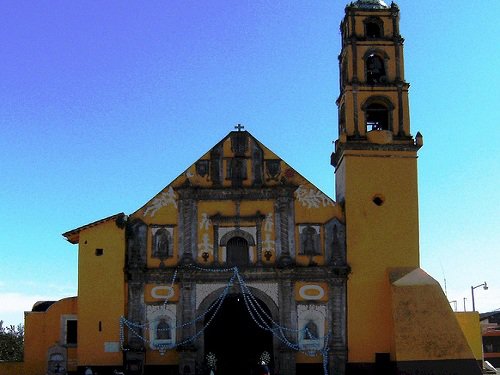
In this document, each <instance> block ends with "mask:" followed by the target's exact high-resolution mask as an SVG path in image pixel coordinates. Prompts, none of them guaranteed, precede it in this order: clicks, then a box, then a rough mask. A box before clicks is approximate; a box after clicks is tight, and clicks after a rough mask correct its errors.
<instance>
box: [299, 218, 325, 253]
mask: <svg viewBox="0 0 500 375" xmlns="http://www.w3.org/2000/svg"><path fill="white" fill-rule="evenodd" d="M300 244H301V249H300V250H301V253H302V254H304V255H319V254H320V252H319V234H318V233H317V232H316V229H315V228H314V227H312V226H310V225H308V226H307V227H305V228H304V229H303V230H302V233H301V234H300Z"/></svg>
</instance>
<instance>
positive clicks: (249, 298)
mask: <svg viewBox="0 0 500 375" xmlns="http://www.w3.org/2000/svg"><path fill="white" fill-rule="evenodd" d="M185 267H186V268H192V269H195V270H197V271H203V272H213V273H225V272H227V273H229V272H232V275H231V277H230V278H229V281H228V282H227V284H226V286H225V287H224V289H223V291H222V293H221V295H220V296H219V297H217V299H216V300H215V302H214V303H212V304H211V305H210V307H208V308H207V309H206V310H205V311H204V312H202V313H200V314H199V315H197V316H196V317H195V318H194V319H193V320H191V321H189V322H184V323H182V324H181V325H175V326H173V327H170V328H169V329H172V330H175V331H176V330H177V329H181V328H184V327H187V326H190V325H193V324H196V323H197V322H199V321H200V320H201V319H204V318H205V317H206V316H207V315H208V314H210V313H212V315H211V316H210V318H209V319H208V321H207V322H206V323H205V324H204V325H203V327H202V329H200V330H199V331H198V332H196V334H194V335H192V336H190V337H188V338H186V339H184V340H183V341H181V342H178V343H177V342H176V343H175V344H159V345H154V346H155V347H156V348H157V350H159V351H160V353H161V354H164V353H165V352H166V351H167V350H171V349H175V348H177V347H179V346H182V345H185V344H187V343H190V342H193V341H195V340H196V339H197V338H198V337H199V336H200V335H202V334H203V332H204V331H205V329H206V328H207V327H208V326H209V325H210V323H211V322H212V321H213V319H214V317H215V316H216V315H217V312H218V311H219V309H220V308H221V306H222V304H223V302H224V300H225V298H226V297H227V295H228V294H229V290H230V288H231V287H232V286H233V285H234V283H235V281H237V283H238V285H239V287H240V291H241V294H242V295H243V301H244V303H245V307H246V309H247V310H248V313H249V315H250V317H251V318H252V320H253V321H254V323H255V324H256V325H257V326H258V327H259V328H261V329H263V330H266V331H269V332H271V333H272V334H273V335H274V337H276V338H277V339H278V340H280V341H281V342H282V343H284V344H285V345H286V346H288V347H289V348H290V349H293V350H295V351H300V352H302V353H304V354H305V355H308V356H316V355H318V354H321V355H322V356H323V372H324V375H328V352H329V347H328V341H329V339H330V333H328V334H327V335H326V336H324V337H314V335H313V334H312V333H311V332H310V330H309V329H308V328H307V327H305V328H302V329H292V328H288V327H284V326H282V325H280V324H279V323H277V322H275V321H274V320H273V318H272V317H271V316H270V315H269V314H268V313H267V311H266V310H265V309H264V308H263V307H262V306H261V304H260V303H259V302H258V300H257V298H256V297H255V296H254V295H253V294H252V292H251V290H250V288H249V287H248V285H247V284H246V283H245V280H244V279H243V277H242V275H241V274H240V272H239V270H238V267H229V268H203V267H199V266H196V265H187V266H185ZM177 274H178V269H175V272H174V275H173V276H172V280H171V287H173V286H174V283H175V280H176V279H177ZM167 303H168V298H166V299H165V301H164V302H163V305H164V306H166V304H167ZM154 322H155V321H152V322H145V323H137V322H132V321H130V320H128V319H126V318H125V317H123V316H122V317H121V318H120V346H121V349H122V350H123V351H126V350H128V349H127V348H126V347H125V346H124V342H125V327H126V328H127V330H128V332H129V335H130V334H132V335H133V336H135V337H137V338H139V339H140V340H141V341H143V342H144V343H151V341H150V340H149V339H148V338H147V337H146V335H143V334H141V333H140V331H141V330H144V331H147V330H148V329H149V326H150V324H151V323H154ZM160 330H162V329H160ZM299 334H304V337H309V338H310V339H314V340H319V341H322V342H323V347H322V348H319V349H310V350H304V349H302V348H301V345H300V344H299V343H298V342H293V341H292V340H293V339H292V338H291V337H300V336H299ZM287 336H288V337H287Z"/></svg>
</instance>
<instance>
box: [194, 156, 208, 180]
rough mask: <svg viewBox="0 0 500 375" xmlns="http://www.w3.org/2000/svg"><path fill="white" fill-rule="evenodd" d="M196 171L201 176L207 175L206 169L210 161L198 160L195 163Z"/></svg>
mask: <svg viewBox="0 0 500 375" xmlns="http://www.w3.org/2000/svg"><path fill="white" fill-rule="evenodd" d="M195 166H196V173H197V174H199V175H200V176H201V177H205V176H208V170H209V167H210V162H209V161H208V160H198V161H197V162H196V164H195Z"/></svg>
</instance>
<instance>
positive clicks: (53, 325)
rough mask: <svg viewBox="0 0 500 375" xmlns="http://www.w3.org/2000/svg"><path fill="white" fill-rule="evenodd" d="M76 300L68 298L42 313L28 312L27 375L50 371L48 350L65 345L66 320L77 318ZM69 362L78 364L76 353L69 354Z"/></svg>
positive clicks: (26, 337) (25, 320)
mask: <svg viewBox="0 0 500 375" xmlns="http://www.w3.org/2000/svg"><path fill="white" fill-rule="evenodd" d="M77 310H78V304H77V298H76V297H70V298H65V299H62V300H60V301H57V302H55V303H54V304H52V305H51V306H50V307H49V308H48V309H47V310H46V311H43V312H26V313H25V316H24V324H25V332H24V374H26V375H43V374H45V373H46V371H47V361H48V354H47V352H48V350H49V348H51V347H53V346H54V345H65V343H66V342H65V340H66V338H65V331H64V330H65V328H64V317H66V316H67V317H75V316H76V314H77ZM67 355H68V362H70V363H75V361H76V352H74V351H70V350H69V351H68V353H67Z"/></svg>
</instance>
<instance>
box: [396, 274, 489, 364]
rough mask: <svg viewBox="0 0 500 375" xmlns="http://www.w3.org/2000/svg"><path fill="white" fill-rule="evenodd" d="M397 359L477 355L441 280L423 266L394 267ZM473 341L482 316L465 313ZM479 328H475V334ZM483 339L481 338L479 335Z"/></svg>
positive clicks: (472, 356) (442, 358)
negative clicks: (433, 276)
mask: <svg viewBox="0 0 500 375" xmlns="http://www.w3.org/2000/svg"><path fill="white" fill-rule="evenodd" d="M389 279H390V280H391V282H392V286H391V295H392V299H391V301H392V303H391V305H392V312H393V316H394V338H395V349H396V352H395V358H394V359H395V360H397V361H422V360H448V359H474V355H473V353H472V350H471V348H470V346H469V343H468V341H467V339H466V337H465V335H464V332H463V331H462V328H461V326H460V325H459V323H458V321H457V319H456V318H455V314H454V313H453V311H452V310H451V307H450V304H449V302H448V299H447V298H446V296H445V294H444V293H443V291H442V289H441V286H440V285H439V283H438V282H437V281H436V280H434V279H433V278H432V277H431V276H429V275H428V274H426V273H425V272H424V271H423V270H421V269H420V268H415V269H413V270H410V269H406V270H402V269H397V270H391V272H390V274H389ZM462 322H463V327H464V328H465V331H467V333H468V334H470V338H471V340H472V342H474V340H478V338H477V337H473V336H474V335H473V332H472V330H473V329H474V325H475V327H476V329H477V330H479V320H478V319H477V320H476V321H474V317H470V316H464V317H462ZM477 334H479V332H476V335H477ZM479 339H480V338H479Z"/></svg>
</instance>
